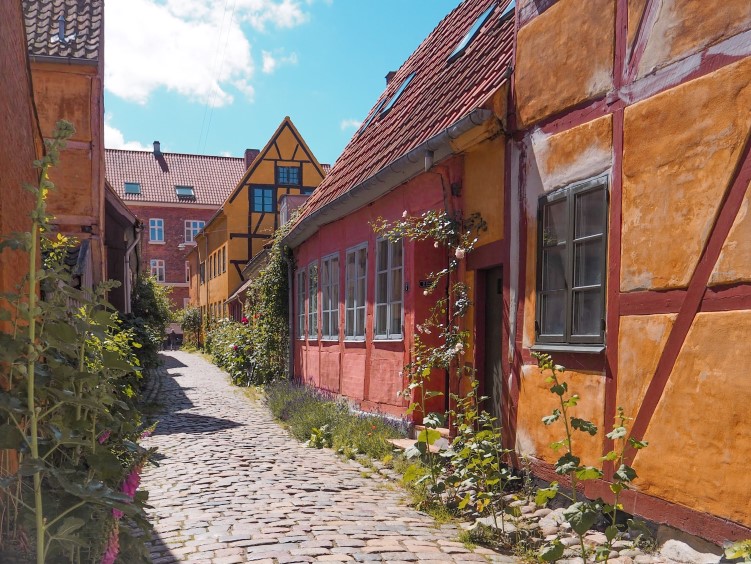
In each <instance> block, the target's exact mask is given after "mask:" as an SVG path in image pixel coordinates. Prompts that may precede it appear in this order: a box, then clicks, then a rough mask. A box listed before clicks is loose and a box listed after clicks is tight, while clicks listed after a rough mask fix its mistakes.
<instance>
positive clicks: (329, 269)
mask: <svg viewBox="0 0 751 564" xmlns="http://www.w3.org/2000/svg"><path fill="white" fill-rule="evenodd" d="M321 337H322V338H323V339H339V254H338V253H337V254H335V255H329V256H327V257H324V258H323V259H322V260H321Z"/></svg>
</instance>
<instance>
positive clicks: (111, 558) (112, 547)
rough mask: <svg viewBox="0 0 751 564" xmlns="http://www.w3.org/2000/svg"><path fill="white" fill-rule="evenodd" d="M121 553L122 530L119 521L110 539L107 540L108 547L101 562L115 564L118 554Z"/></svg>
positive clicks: (102, 563)
mask: <svg viewBox="0 0 751 564" xmlns="http://www.w3.org/2000/svg"><path fill="white" fill-rule="evenodd" d="M119 553H120V531H119V527H118V526H117V523H115V527H114V529H112V532H111V533H110V536H109V540H108V541H107V548H106V549H105V551H104V554H103V555H102V562H101V564H114V562H115V560H117V555H118V554H119Z"/></svg>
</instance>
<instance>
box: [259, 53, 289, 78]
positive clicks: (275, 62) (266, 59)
mask: <svg viewBox="0 0 751 564" xmlns="http://www.w3.org/2000/svg"><path fill="white" fill-rule="evenodd" d="M261 55H262V58H263V67H262V68H261V70H262V71H263V72H264V74H271V73H272V72H274V71H275V70H276V69H277V67H279V66H281V65H296V64H297V53H291V54H290V55H286V56H285V55H278V56H274V54H273V53H271V52H269V51H263V52H262V53H261Z"/></svg>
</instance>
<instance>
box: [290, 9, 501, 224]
mask: <svg viewBox="0 0 751 564" xmlns="http://www.w3.org/2000/svg"><path fill="white" fill-rule="evenodd" d="M511 1H512V0H492V2H491V1H489V0H465V1H464V2H462V3H461V4H460V5H459V6H458V7H457V8H455V9H454V10H453V11H452V12H451V13H450V14H449V15H448V16H446V17H445V18H444V19H443V20H442V21H441V22H440V23H439V24H438V26H437V27H436V28H435V29H434V30H433V32H432V33H431V34H430V35H429V36H428V37H427V38H426V39H425V40H424V41H423V42H422V44H420V46H419V47H418V48H417V49H416V50H415V52H414V53H413V54H412V55H411V56H410V57H409V58H408V59H407V60H406V61H405V62H404V64H403V65H402V66H401V68H400V69H399V70H398V71H397V73H396V74H395V75H394V77H393V79H392V80H391V81H390V82H389V84H388V85H387V86H386V90H384V92H383V93H382V94H381V96H380V97H379V98H378V100H377V101H376V103H375V105H374V106H373V108H372V109H371V111H370V112H368V115H367V116H366V119H365V120H364V123H367V121H368V120H367V118H368V117H370V116H371V114H373V112H374V111H375V110H376V109H377V108H378V106H379V105H380V104H381V102H382V101H383V100H384V99H389V98H390V97H391V96H392V95H393V94H394V93H395V92H396V91H397V90H398V88H399V86H400V85H401V84H402V82H403V81H404V80H405V79H406V78H407V77H408V76H409V74H410V73H412V72H415V73H416V74H415V77H414V79H413V80H412V81H411V82H410V84H409V86H408V87H407V88H406V89H405V90H404V92H403V93H402V95H401V97H400V98H399V100H398V101H397V102H396V104H394V106H393V107H392V108H391V110H390V111H389V112H388V113H386V114H384V115H380V116H376V117H374V118H373V119H372V121H371V122H370V124H369V125H368V126H367V127H366V128H365V129H364V130H362V129H361V130H360V131H358V132H356V133H355V135H354V136H353V137H352V139H351V140H350V142H349V144H348V145H347V146H346V147H345V149H344V151H343V152H342V154H341V156H340V157H339V159H337V161H336V163H334V166H333V167H332V169H331V172H330V174H328V175H327V176H326V178H325V179H324V180H323V182H322V183H321V185H320V186H319V187H318V189H317V190H316V191H315V192H314V193H313V195H311V197H310V198H309V199H308V201H307V202H306V203H305V205H304V206H303V207H302V208H301V212H300V215H299V216H298V219H297V222H298V223H299V222H300V220H302V219H304V218H305V217H307V216H308V215H310V214H311V213H313V212H314V211H316V210H318V209H320V208H322V207H324V206H326V205H328V204H330V203H331V202H333V201H334V200H336V199H337V198H339V197H341V196H343V195H344V194H345V193H346V192H347V191H349V190H350V189H351V188H353V187H354V186H356V185H358V184H360V183H361V182H363V181H364V180H366V179H367V178H369V177H370V176H372V175H374V174H375V173H376V172H378V171H379V170H381V169H383V168H384V167H386V166H388V165H389V164H390V163H391V162H393V161H395V160H396V159H398V158H399V157H401V156H402V155H405V154H407V153H408V152H409V151H411V150H412V149H414V148H415V147H417V146H418V145H420V144H422V143H424V142H425V141H427V140H428V139H429V138H431V137H433V136H434V135H436V134H438V133H440V132H441V131H443V130H444V129H446V128H447V127H449V126H450V125H452V124H453V123H455V122H456V121H458V120H459V119H461V118H463V117H464V116H466V115H468V114H469V113H470V112H471V111H472V110H474V109H476V108H478V107H480V106H481V105H482V104H483V102H485V101H486V100H488V98H489V96H490V95H491V94H492V93H493V92H495V91H496V90H497V89H498V87H499V86H500V85H501V84H502V83H503V82H504V80H505V79H504V77H503V71H504V69H505V68H506V67H507V66H508V65H509V64H511V58H512V49H513V30H514V20H513V18H506V19H505V20H504V21H503V22H501V21H500V15H501V14H502V13H503V10H504V9H505V8H506V7H507V6H508V5H509V4H510V2H511ZM491 3H492V4H495V9H494V10H493V13H492V14H491V16H490V17H489V18H488V20H487V21H486V22H485V23H484V25H483V26H482V27H481V28H480V30H479V31H478V33H477V35H475V37H474V39H473V40H472V41H471V42H470V43H469V45H468V46H467V47H466V49H465V51H464V53H463V54H462V55H461V56H459V57H458V58H456V59H455V60H454V61H452V62H451V63H448V58H449V55H450V54H451V53H452V52H453V51H454V49H455V48H456V46H457V44H458V43H459V41H461V40H462V38H463V37H464V35H465V34H466V33H467V32H468V31H469V29H470V28H471V27H472V25H473V24H474V23H475V21H476V20H477V18H478V17H479V16H480V15H481V14H482V13H483V12H484V11H485V10H486V9H487V8H488V7H489V6H490V5H491Z"/></svg>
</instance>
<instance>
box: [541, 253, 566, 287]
mask: <svg viewBox="0 0 751 564" xmlns="http://www.w3.org/2000/svg"><path fill="white" fill-rule="evenodd" d="M565 260H566V247H551V248H549V249H545V250H544V251H543V252H542V290H543V291H547V290H563V289H565V288H566V265H565V262H564V261H565Z"/></svg>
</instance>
